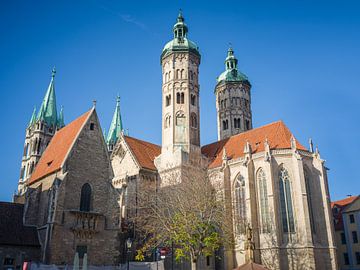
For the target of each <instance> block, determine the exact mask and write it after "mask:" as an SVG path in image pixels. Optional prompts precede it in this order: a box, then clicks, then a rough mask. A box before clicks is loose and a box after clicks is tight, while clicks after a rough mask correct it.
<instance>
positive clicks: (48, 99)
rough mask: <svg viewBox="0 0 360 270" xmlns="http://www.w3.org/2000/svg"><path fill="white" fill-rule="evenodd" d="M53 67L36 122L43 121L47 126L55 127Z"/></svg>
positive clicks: (54, 72)
mask: <svg viewBox="0 0 360 270" xmlns="http://www.w3.org/2000/svg"><path fill="white" fill-rule="evenodd" d="M55 74H56V70H55V67H54V68H53V70H52V72H51V81H50V84H49V87H48V89H47V91H46V94H45V97H44V100H43V102H42V104H41V107H40V110H39V113H38V116H37V120H41V121H44V122H45V123H46V124H47V125H49V126H56V125H57V111H56V97H55V80H54V79H55Z"/></svg>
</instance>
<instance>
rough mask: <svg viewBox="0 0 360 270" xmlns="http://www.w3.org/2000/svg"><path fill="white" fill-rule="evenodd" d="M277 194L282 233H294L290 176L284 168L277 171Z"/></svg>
mask: <svg viewBox="0 0 360 270" xmlns="http://www.w3.org/2000/svg"><path fill="white" fill-rule="evenodd" d="M279 193H280V194H279V195H280V212H281V220H282V226H283V231H284V232H285V233H291V232H295V222H294V212H293V206H292V198H291V183H290V176H289V172H288V171H287V170H286V169H285V168H281V169H280V171H279Z"/></svg>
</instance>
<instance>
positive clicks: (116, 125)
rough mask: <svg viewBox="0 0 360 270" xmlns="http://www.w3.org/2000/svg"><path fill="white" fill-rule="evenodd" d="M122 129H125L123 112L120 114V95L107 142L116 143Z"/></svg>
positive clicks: (109, 143)
mask: <svg viewBox="0 0 360 270" xmlns="http://www.w3.org/2000/svg"><path fill="white" fill-rule="evenodd" d="M122 130H123V124H122V120H121V114H120V97H119V96H117V98H116V108H115V112H114V116H113V118H112V121H111V124H110V128H109V132H108V134H107V138H106V143H107V144H108V145H115V143H116V141H117V140H118V138H119V136H120V133H121V132H122Z"/></svg>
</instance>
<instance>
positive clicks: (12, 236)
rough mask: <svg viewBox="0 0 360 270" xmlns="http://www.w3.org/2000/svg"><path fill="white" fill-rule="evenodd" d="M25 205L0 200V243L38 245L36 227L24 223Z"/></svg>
mask: <svg viewBox="0 0 360 270" xmlns="http://www.w3.org/2000/svg"><path fill="white" fill-rule="evenodd" d="M23 212H24V205H23V204H19V203H10V202H0V232H1V233H0V245H16V246H17V245H19V246H38V247H40V244H39V240H38V236H37V230H36V228H35V227H27V226H24V225H23Z"/></svg>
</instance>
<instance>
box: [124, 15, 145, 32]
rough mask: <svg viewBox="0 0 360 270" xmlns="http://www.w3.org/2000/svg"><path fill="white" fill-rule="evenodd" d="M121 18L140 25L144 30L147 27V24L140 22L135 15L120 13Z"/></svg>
mask: <svg viewBox="0 0 360 270" xmlns="http://www.w3.org/2000/svg"><path fill="white" fill-rule="evenodd" d="M120 18H121V19H122V20H123V21H124V22H127V23H131V24H133V25H136V26H138V27H140V28H141V29H143V30H146V29H147V27H146V25H145V24H143V23H142V22H139V21H138V20H136V19H135V18H134V17H133V16H131V15H129V14H120Z"/></svg>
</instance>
